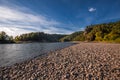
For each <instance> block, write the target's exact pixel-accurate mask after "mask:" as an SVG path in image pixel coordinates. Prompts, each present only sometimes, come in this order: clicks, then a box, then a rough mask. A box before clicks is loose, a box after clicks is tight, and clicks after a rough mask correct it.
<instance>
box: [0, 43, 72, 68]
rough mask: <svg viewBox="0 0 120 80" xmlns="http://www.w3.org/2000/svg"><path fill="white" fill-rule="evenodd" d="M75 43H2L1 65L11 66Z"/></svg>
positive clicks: (0, 50)
mask: <svg viewBox="0 0 120 80" xmlns="http://www.w3.org/2000/svg"><path fill="white" fill-rule="evenodd" d="M73 44H74V43H69V42H63V43H25V44H0V66H10V65H13V64H15V63H19V62H22V61H25V60H27V59H32V58H34V57H36V56H39V55H42V54H46V53H47V52H49V51H54V50H57V49H62V48H65V47H68V46H71V45H73Z"/></svg>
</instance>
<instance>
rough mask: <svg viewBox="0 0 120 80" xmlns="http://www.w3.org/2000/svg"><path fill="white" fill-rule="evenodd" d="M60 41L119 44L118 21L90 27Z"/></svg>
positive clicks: (119, 25)
mask: <svg viewBox="0 0 120 80" xmlns="http://www.w3.org/2000/svg"><path fill="white" fill-rule="evenodd" d="M60 41H105V42H120V21H117V22H110V23H103V24H96V25H90V26H87V27H86V29H85V30H84V31H79V32H74V33H72V34H70V35H68V36H65V37H63V38H61V39H60Z"/></svg>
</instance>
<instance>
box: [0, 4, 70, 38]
mask: <svg viewBox="0 0 120 80" xmlns="http://www.w3.org/2000/svg"><path fill="white" fill-rule="evenodd" d="M28 12H29V13H28ZM61 24H62V23H60V22H58V21H56V20H53V19H48V18H47V17H45V16H42V15H40V14H39V15H38V14H35V13H32V11H25V10H18V9H14V8H12V7H7V6H0V31H5V32H6V33H7V34H10V35H13V36H16V35H20V34H23V33H28V32H34V31H41V32H46V33H70V31H68V30H66V29H64V28H61V30H62V32H61V31H60V27H56V26H60V25H61Z"/></svg>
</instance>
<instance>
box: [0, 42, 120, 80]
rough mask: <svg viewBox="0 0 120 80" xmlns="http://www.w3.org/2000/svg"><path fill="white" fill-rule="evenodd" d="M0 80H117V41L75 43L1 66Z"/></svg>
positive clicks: (119, 61) (119, 70)
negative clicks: (111, 42) (13, 63)
mask: <svg viewBox="0 0 120 80" xmlns="http://www.w3.org/2000/svg"><path fill="white" fill-rule="evenodd" d="M0 80H120V44H108V43H79V44H76V45H74V46H70V47H68V48H64V49H62V50H58V51H55V52H50V53H49V54H48V55H46V56H42V57H37V58H35V59H32V60H28V61H25V62H22V63H19V64H15V65H13V66H10V67H1V68H0Z"/></svg>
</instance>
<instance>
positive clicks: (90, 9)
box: [88, 8, 96, 12]
mask: <svg viewBox="0 0 120 80" xmlns="http://www.w3.org/2000/svg"><path fill="white" fill-rule="evenodd" d="M88 11H89V12H94V11H96V8H89V9H88Z"/></svg>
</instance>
